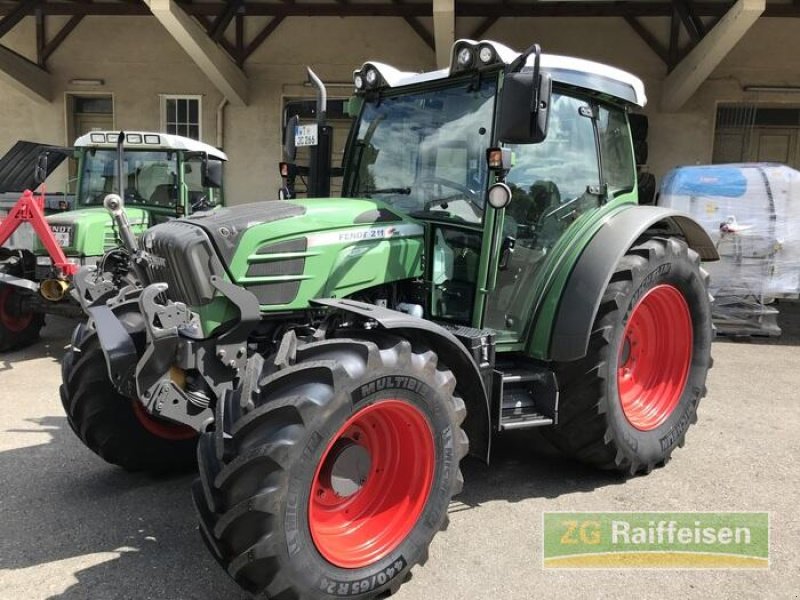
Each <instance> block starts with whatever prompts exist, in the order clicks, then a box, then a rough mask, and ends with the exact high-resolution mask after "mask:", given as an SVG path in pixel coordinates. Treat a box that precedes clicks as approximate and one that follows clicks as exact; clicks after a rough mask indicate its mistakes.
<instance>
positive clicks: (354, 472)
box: [308, 400, 436, 569]
mask: <svg viewBox="0 0 800 600" xmlns="http://www.w3.org/2000/svg"><path fill="white" fill-rule="evenodd" d="M435 452H436V450H435V447H434V440H433V432H432V430H431V426H430V425H429V423H428V420H427V418H426V417H425V415H424V414H423V413H422V412H421V411H420V410H419V409H418V408H416V407H415V406H413V405H411V404H409V403H407V402H403V401H401V400H383V401H380V402H377V403H376V404H372V405H371V406H368V407H366V408H364V409H362V410H360V411H358V412H357V413H356V414H354V415H353V416H352V417H350V419H348V421H347V422H346V423H345V424H344V425H343V426H342V428H341V429H339V431H338V432H337V433H336V435H335V436H334V437H333V439H332V441H331V443H330V444H329V445H328V447H327V448H326V449H325V452H324V453H323V455H322V459H321V460H320V464H319V466H318V467H317V471H316V473H315V474H314V480H313V483H312V484H311V498H310V500H309V507H308V521H309V528H310V530H311V537H312V539H313V540H314V544H315V545H316V547H317V550H318V551H319V553H320V554H322V556H323V557H325V559H326V560H328V561H329V562H330V563H332V564H334V565H336V566H337V567H341V568H343V569H358V568H361V567H365V566H367V565H370V564H372V563H374V562H376V561H379V560H381V559H382V558H384V557H385V556H386V555H388V554H389V553H390V552H392V551H393V550H394V549H396V548H397V547H398V546H399V545H400V544H401V543H402V542H403V540H404V539H405V538H406V536H408V534H409V533H410V532H411V530H412V529H413V528H414V525H415V524H416V523H417V522H418V520H419V518H420V516H421V515H422V512H423V510H424V509H425V505H426V503H427V501H428V496H429V495H430V491H431V486H432V483H433V473H434V463H435ZM343 481H344V482H345V483H344V484H343V483H342V482H343ZM337 482H338V485H337ZM348 487H349V489H343V488H348Z"/></svg>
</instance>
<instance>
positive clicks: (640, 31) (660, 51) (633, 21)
mask: <svg viewBox="0 0 800 600" xmlns="http://www.w3.org/2000/svg"><path fill="white" fill-rule="evenodd" d="M624 18H625V22H626V23H627V24H628V25H630V27H631V29H633V30H634V31H635V32H636V34H637V35H638V36H639V37H640V38H642V41H643V42H644V43H645V44H647V46H648V47H649V48H650V49H651V50H652V51H653V52H654V53H655V54H656V56H658V57H659V58H660V59H661V60H662V61H663V62H664V64H669V55H668V51H667V49H666V48H664V47H663V46H662V45H661V43H660V42H659V41H658V40H657V39H656V37H655V36H654V35H653V34H652V33H650V31H649V30H648V29H647V28H645V26H644V25H642V23H641V22H640V21H639V19H637V18H636V17H633V16H631V15H625V17H624Z"/></svg>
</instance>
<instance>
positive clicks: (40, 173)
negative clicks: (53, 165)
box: [33, 152, 47, 186]
mask: <svg viewBox="0 0 800 600" xmlns="http://www.w3.org/2000/svg"><path fill="white" fill-rule="evenodd" d="M45 179H47V152H42V153H41V154H39V156H38V157H37V158H36V166H35V167H34V168H33V181H34V182H35V183H36V185H37V186H39V185H41V184H42V183H44V180H45Z"/></svg>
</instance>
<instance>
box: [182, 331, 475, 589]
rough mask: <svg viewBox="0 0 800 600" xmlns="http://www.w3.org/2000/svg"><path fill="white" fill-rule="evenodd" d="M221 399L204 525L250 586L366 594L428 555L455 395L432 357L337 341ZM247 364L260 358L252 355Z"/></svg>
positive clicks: (206, 456) (217, 550)
mask: <svg viewBox="0 0 800 600" xmlns="http://www.w3.org/2000/svg"><path fill="white" fill-rule="evenodd" d="M250 360H251V364H250V372H253V371H254V370H255V371H256V372H258V373H261V375H260V376H259V377H258V381H256V382H253V383H252V384H248V383H247V382H245V384H244V385H243V388H244V389H243V390H242V391H240V392H239V395H238V396H236V397H234V398H232V399H229V400H228V401H227V402H225V403H222V404H220V406H219V408H218V414H217V418H218V420H217V423H218V424H220V425H222V424H224V431H223V430H222V429H223V428H222V427H220V429H219V430H218V431H217V432H215V433H214V434H207V435H204V436H203V438H202V440H201V443H200V445H199V447H198V460H199V463H200V480H199V481H198V482H196V483H195V486H194V490H193V491H194V497H195V504H196V506H197V509H198V513H199V515H200V521H201V527H200V529H201V533H202V535H203V538H204V540H205V541H206V543H207V544H208V546H209V548H211V550H212V552H213V553H214V555H215V557H216V558H217V560H219V562H220V563H221V564H222V566H223V567H224V568H225V569H226V570H227V571H228V573H229V574H230V575H231V576H232V577H233V578H234V579H235V580H236V581H237V582H238V583H239V584H240V585H241V586H242V587H243V588H245V589H246V590H248V591H250V592H251V593H254V594H261V595H263V596H264V597H269V598H273V597H274V598H286V599H289V598H295V599H299V598H304V599H328V598H341V597H355V598H373V597H376V596H380V595H383V594H386V593H390V592H393V591H394V590H396V589H397V588H399V587H400V585H401V584H402V583H403V581H404V580H405V579H406V577H407V575H408V572H409V571H410V569H411V568H412V567H413V566H414V565H415V564H417V563H423V562H424V561H425V560H426V558H427V552H428V545H429V544H430V542H431V540H432V538H433V536H434V535H435V533H436V532H437V531H438V530H439V529H442V528H444V526H445V525H446V523H447V507H448V504H449V502H450V499H451V497H452V496H453V494H455V493H457V492H458V491H460V489H461V486H462V479H461V474H460V470H459V463H460V461H461V459H462V458H463V457H464V456H465V455H466V452H467V439H466V435H465V434H464V432H463V431H462V429H461V427H460V424H461V422H462V421H463V420H464V417H465V415H466V409H465V407H464V403H463V401H462V400H461V399H460V398H458V397H456V396H454V395H453V393H454V388H455V379H454V378H453V375H452V373H451V372H450V371H448V370H445V369H442V368H440V367H439V366H437V362H438V361H437V357H436V355H435V354H434V353H433V352H430V351H424V350H412V348H411V344H410V343H409V342H407V341H405V340H402V339H399V338H393V337H392V338H389V337H386V338H376V339H375V340H374V341H364V340H356V339H334V340H328V341H324V342H314V343H311V344H308V345H305V346H301V347H300V348H298V350H297V356H296V361H294V364H292V365H282V366H280V367H278V368H275V367H274V366H263V367H262V363H263V360H262V359H261V357H259V356H256V357H253V358H251V359H250ZM254 361H255V362H254Z"/></svg>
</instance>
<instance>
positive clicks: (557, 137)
mask: <svg viewBox="0 0 800 600" xmlns="http://www.w3.org/2000/svg"><path fill="white" fill-rule="evenodd" d="M550 106H551V108H550V111H551V112H550V123H549V128H548V133H547V138H545V140H544V141H543V142H542V143H540V144H518V145H511V146H510V147H511V150H512V152H513V153H514V158H515V163H514V166H513V167H512V168H511V170H510V171H509V173H508V177H507V183H508V184H509V186H510V187H511V191H512V200H511V204H510V205H509V207H508V208H507V209H506V228H507V230H508V231H507V233H508V235H511V236H513V237H515V238H516V239H517V245H522V246H524V247H528V248H537V249H546V248H548V247H552V245H553V244H554V243H555V241H556V240H557V239H558V238H559V236H560V235H561V233H563V231H564V230H565V229H566V228H567V227H569V225H570V224H571V223H572V222H573V221H574V220H575V219H576V218H577V217H578V216H579V215H580V214H581V213H582V212H583V211H585V210H588V209H589V208H594V207H596V206H597V205H598V202H599V198H598V196H597V195H596V193H589V192H588V189H587V188H589V187H590V186H592V187H594V188H596V187H597V186H598V185H599V183H600V167H599V161H598V155H597V142H596V138H595V128H594V124H593V120H592V114H593V113H592V108H591V106H590V103H589V102H588V101H587V100H582V99H580V98H575V97H572V96H568V95H565V94H560V93H554V94H553V98H552V100H551V105H550ZM595 192H596V190H595Z"/></svg>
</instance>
